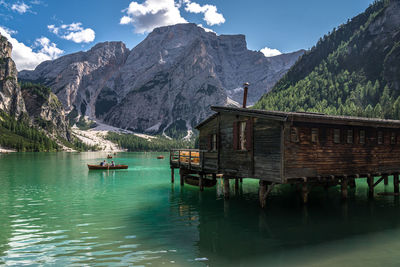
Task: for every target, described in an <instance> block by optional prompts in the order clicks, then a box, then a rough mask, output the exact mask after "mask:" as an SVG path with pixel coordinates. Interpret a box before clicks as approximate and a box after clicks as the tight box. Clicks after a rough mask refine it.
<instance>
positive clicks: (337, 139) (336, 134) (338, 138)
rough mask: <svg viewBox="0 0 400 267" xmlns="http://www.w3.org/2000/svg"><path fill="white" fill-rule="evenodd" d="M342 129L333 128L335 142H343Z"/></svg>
mask: <svg viewBox="0 0 400 267" xmlns="http://www.w3.org/2000/svg"><path fill="white" fill-rule="evenodd" d="M340 134H341V131H340V129H339V128H335V129H333V143H334V144H340V143H341V139H342V138H341V136H340Z"/></svg>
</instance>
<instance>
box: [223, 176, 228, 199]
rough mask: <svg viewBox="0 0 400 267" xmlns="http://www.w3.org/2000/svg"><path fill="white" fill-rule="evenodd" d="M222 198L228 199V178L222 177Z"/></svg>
mask: <svg viewBox="0 0 400 267" xmlns="http://www.w3.org/2000/svg"><path fill="white" fill-rule="evenodd" d="M224 198H225V199H229V178H227V177H224Z"/></svg>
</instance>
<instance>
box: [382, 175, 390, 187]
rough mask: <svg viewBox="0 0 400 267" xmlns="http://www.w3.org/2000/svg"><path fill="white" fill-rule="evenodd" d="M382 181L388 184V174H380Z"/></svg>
mask: <svg viewBox="0 0 400 267" xmlns="http://www.w3.org/2000/svg"><path fill="white" fill-rule="evenodd" d="M382 177H383V181H384V184H385V185H388V184H389V176H388V175H387V174H384V175H382Z"/></svg>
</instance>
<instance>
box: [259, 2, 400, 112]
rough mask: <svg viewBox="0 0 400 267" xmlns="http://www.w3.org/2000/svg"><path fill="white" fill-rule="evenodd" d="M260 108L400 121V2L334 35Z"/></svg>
mask: <svg viewBox="0 0 400 267" xmlns="http://www.w3.org/2000/svg"><path fill="white" fill-rule="evenodd" d="M254 108H259V109H268V110H282V111H310V112H322V113H326V114H335V115H356V116H365V117H380V118H395V119H400V1H398V0H391V1H389V0H385V1H376V2H374V4H372V5H371V6H370V7H369V8H368V9H367V10H366V11H365V12H364V13H362V14H360V15H358V16H357V17H355V18H353V19H352V20H351V21H348V22H347V23H346V24H344V25H340V26H339V28H338V29H333V31H332V32H331V33H329V34H328V35H326V36H324V37H323V38H321V39H320V40H319V42H318V43H317V44H316V46H315V47H313V48H312V49H311V50H310V51H308V52H307V53H306V54H304V55H303V56H302V58H301V59H300V60H299V61H298V62H297V63H296V64H295V65H294V66H293V67H292V69H291V70H290V71H289V72H288V73H287V74H286V75H285V76H284V77H283V78H282V79H281V80H280V81H279V82H278V83H277V84H276V85H275V87H274V88H273V89H272V91H271V92H270V93H268V94H266V95H264V96H263V97H262V98H261V99H260V100H259V101H258V102H257V103H256V105H255V106H254Z"/></svg>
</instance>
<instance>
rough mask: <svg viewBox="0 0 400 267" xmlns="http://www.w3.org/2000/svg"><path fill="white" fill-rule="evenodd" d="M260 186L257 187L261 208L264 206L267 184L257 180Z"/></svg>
mask: <svg viewBox="0 0 400 267" xmlns="http://www.w3.org/2000/svg"><path fill="white" fill-rule="evenodd" d="M259 185H260V188H259V189H258V198H259V200H260V206H261V208H265V206H266V203H267V191H268V185H267V182H266V181H263V180H260V182H259Z"/></svg>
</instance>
